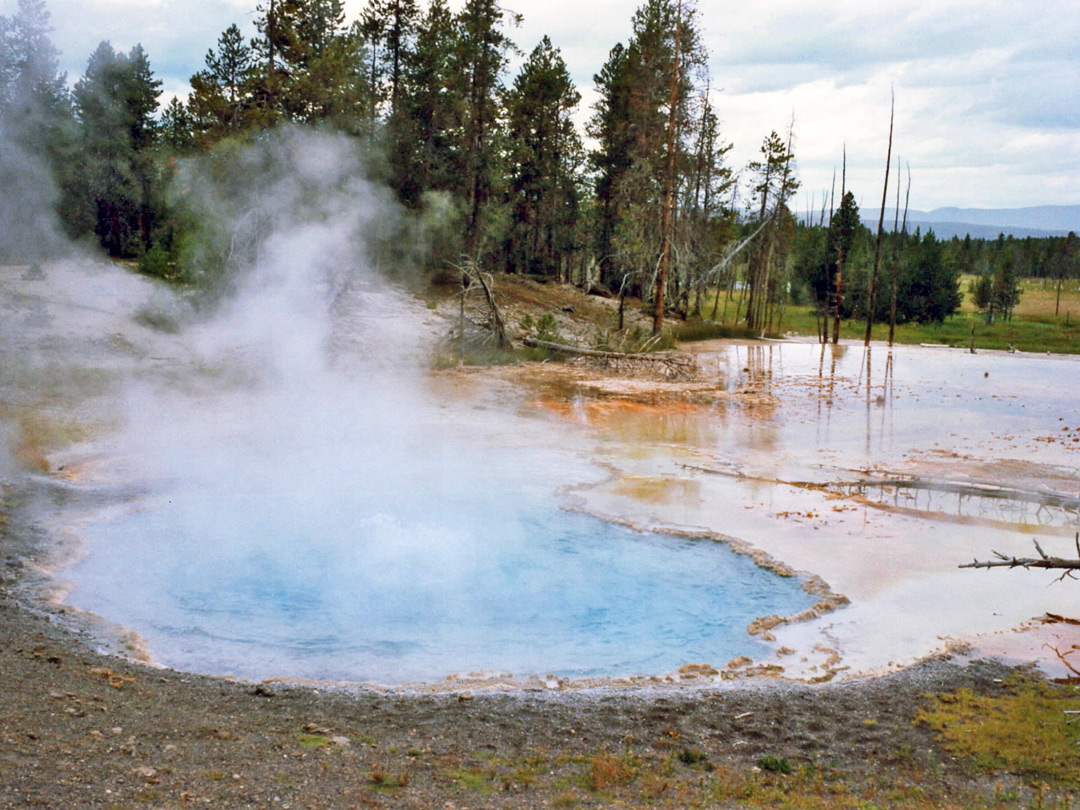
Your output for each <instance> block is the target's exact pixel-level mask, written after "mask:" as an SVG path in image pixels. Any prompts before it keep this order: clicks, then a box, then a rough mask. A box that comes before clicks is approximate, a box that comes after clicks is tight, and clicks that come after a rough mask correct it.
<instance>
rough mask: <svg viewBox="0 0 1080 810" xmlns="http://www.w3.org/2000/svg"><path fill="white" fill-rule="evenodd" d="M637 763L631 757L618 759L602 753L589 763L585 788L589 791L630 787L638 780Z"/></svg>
mask: <svg viewBox="0 0 1080 810" xmlns="http://www.w3.org/2000/svg"><path fill="white" fill-rule="evenodd" d="M637 775H638V765H637V762H636V761H635V760H634V759H633V758H632V757H629V756H624V757H616V756H613V755H611V754H608V753H606V752H603V751H601V752H600V753H599V754H597V755H596V756H594V757H593V758H592V760H591V761H590V762H589V771H588V773H587V774H586V775H585V780H584V781H585V787H586V788H587V789H588V790H594V791H597V790H610V789H611V788H614V787H619V786H622V785H628V784H630V783H631V782H633V781H634V779H635V778H637Z"/></svg>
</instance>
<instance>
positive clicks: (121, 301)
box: [0, 265, 1080, 684]
mask: <svg viewBox="0 0 1080 810" xmlns="http://www.w3.org/2000/svg"><path fill="white" fill-rule="evenodd" d="M268 289H271V290H272V289H274V288H273V287H272V285H271V286H270V287H268ZM296 297H297V296H296V295H294V294H291V293H290V294H286V295H277V297H274V298H271V299H267V298H266V297H263V298H262V299H259V298H258V297H257V296H256V301H255V305H254V306H251V307H247V308H244V309H242V310H241V311H240V312H239V313H231V314H230V315H229V317H227V318H225V320H224V322H214V323H201V322H194V323H192V324H191V325H190V326H185V327H184V328H182V329H181V330H180V331H179V332H176V333H173V332H163V331H161V330H160V329H156V328H154V325H153V322H152V320H153V319H148V318H147V317H145V315H146V313H147V312H148V311H151V312H156V311H159V310H163V311H165V313H166V314H169V313H170V312H172V310H171V309H170V308H171V307H173V306H174V304H173V303H171V302H169V301H167V300H166V299H167V293H166V292H163V291H162V290H161V289H159V288H155V287H153V286H151V285H148V284H147V283H146V282H145V281H144V280H142V279H138V278H137V277H134V276H131V275H129V274H125V273H124V272H123V271H120V270H118V269H116V268H107V267H100V266H97V267H93V268H88V267H85V266H79V265H55V266H54V265H50V266H47V267H45V268H44V277H43V278H39V277H37V276H34V275H31V274H29V273H27V272H26V270H25V268H10V269H7V268H3V269H0V302H2V303H3V305H4V307H5V309H6V310H7V311H10V312H11V313H12V318H10V319H6V320H5V321H4V323H3V324H0V336H2V337H3V341H0V349H2V351H3V360H4V366H3V376H2V377H0V383H2V384H3V393H4V396H5V398H6V400H7V401H9V402H10V403H12V404H13V407H17V408H19V409H22V410H23V412H25V413H30V414H36V415H37V417H36V418H40V420H41V424H42V425H43V426H44V427H43V428H42V429H43V430H44V429H45V428H47V427H48V426H49V425H50V424H54V423H55V424H56V425H59V428H56V429H58V430H59V429H63V430H64V431H69V432H70V433H71V434H72V435H76V436H78V435H81V434H83V433H85V434H87V438H86V439H85V440H82V441H76V442H75V443H74V444H71V445H70V446H69V447H68V448H67V449H63V450H57V451H53V452H52V455H51V457H50V461H51V462H52V463H53V465H54V471H55V472H56V473H57V474H58V475H61V476H63V477H65V478H68V479H69V482H65V483H64V486H66V487H68V488H69V490H70V491H68V490H65V492H66V493H67V494H65V495H64V498H63V499H59V500H57V501H56V505H55V508H53V510H52V512H51V513H50V515H49V517H48V525H49V526H50V527H51V528H59V529H60V530H62V531H63V532H64V534H65V536H67V537H69V538H70V537H72V536H76V537H77V538H78V539H79V541H80V543H81V546H80V549H81V555H80V557H79V559H78V561H77V562H76V563H75V564H74V565H72V566H70V567H68V568H66V569H65V570H62V571H60V572H58V577H60V578H61V579H63V580H66V581H68V582H70V584H71V586H72V590H71V591H70V592H69V593H67V595H66V601H67V602H68V603H69V604H70V605H72V606H74V607H76V608H79V609H83V610H86V611H90V612H92V613H96V614H98V615H100V616H101V617H103V618H104V619H106V620H108V621H109V622H112V623H115V624H116V625H118V626H121V627H123V628H126V629H128V630H131V631H134V632H135V633H137V634H139V635H140V636H142V638H143V639H144V640H145V641H146V644H147V648H148V652H149V654H150V656H151V657H152V658H153V659H154V660H156V661H158V662H160V663H163V664H166V665H169V666H173V667H177V668H180V669H186V670H192V671H200V672H208V673H217V674H231V675H236V676H241V677H247V678H255V679H257V678H267V677H275V676H285V677H288V676H292V677H298V678H314V679H329V680H345V681H374V682H379V683H385V684H401V683H406V682H415V681H425V682H433V681H439V680H441V679H443V678H445V677H446V676H447V675H450V674H454V673H458V674H463V675H465V674H468V673H470V672H473V671H490V670H498V671H503V672H508V673H511V674H514V675H518V676H528V675H533V674H538V675H546V674H548V673H551V674H555V675H559V676H570V677H574V676H576V677H585V676H599V675H608V676H622V675H631V674H658V673H665V672H671V671H672V670H675V669H677V668H678V667H679V666H682V665H684V664H697V663H708V664H711V665H713V666H715V667H717V668H722V667H724V665H725V664H726V662H728V661H729V660H730V659H733V658H737V657H739V656H749V657H752V658H755V659H757V660H759V661H765V662H770V663H774V664H776V665H777V666H782V667H784V671H785V674H789V675H792V676H794V677H802V676H806V677H819V676H820V675H821V674H822V671H823V670H822V669H821V667H822V666H824V663H823V662H824V661H826V660H829V661H834V660H835V659H836V658H837V657H839V660H840V665H841V666H844V667H848V669H847V670H845V671H846V672H847V673H848V674H850V675H855V674H859V673H865V672H874V671H880V670H882V669H883V668H889V667H890V666H892V665H894V664H895V665H899V664H902V663H906V662H910V661H912V660H914V659H916V658H918V657H919V656H922V655H926V654H928V653H932V652H935V651H939V650H941V649H942V648H943V647H944V645H946V644H947V643H949V641H950V640H953V639H960V640H962V639H965V638H970V637H973V636H977V635H979V634H981V633H987V632H1010V631H1011V628H1014V627H1015V626H1017V625H1018V624H1021V623H1023V622H1026V621H1029V620H1031V619H1032V618H1035V617H1038V616H1040V615H1042V614H1043V613H1044V612H1047V611H1052V612H1056V613H1060V614H1062V615H1074V616H1075V613H1076V605H1077V601H1076V597H1075V586H1072V585H1071V583H1061V584H1057V585H1055V584H1053V576H1052V575H1048V574H1046V573H1045V572H1022V571H1021V572H990V573H987V572H971V571H961V570H959V569H958V568H957V566H958V565H959V564H960V563H962V562H967V561H969V560H971V559H973V558H974V557H980V558H986V557H989V556H990V555H991V552H992V551H994V550H997V551H1002V552H1004V553H1007V554H1018V555H1024V556H1027V555H1030V554H1031V553H1032V552H1033V546H1032V542H1031V541H1032V538H1033V537H1036V538H1039V539H1040V542H1041V543H1042V545H1043V547H1044V548H1046V549H1047V551H1048V552H1049V553H1057V554H1062V555H1068V554H1070V553H1072V551H1073V533H1074V531H1075V530H1076V528H1077V508H1076V499H1077V498H1078V497H1080V484H1078V481H1080V474H1078V472H1077V468H1078V462H1080V407H1078V406H1077V404H1076V403H1075V401H1074V398H1073V392H1075V391H1076V390H1077V387H1078V385H1080V362H1077V361H1076V360H1073V359H1070V358H1057V357H1055V358H1051V357H1033V356H1030V355H1019V354H1017V355H1009V354H1000V353H978V354H975V355H971V354H969V353H967V352H963V351H958V350H944V349H940V348H923V347H898V348H896V349H894V350H892V351H891V352H890V351H887V350H885V348H884V347H880V346H876V347H873V349H872V351H870V352H867V351H865V350H863V349H862V347H861V346H858V347H856V346H840V347H821V346H818V345H812V344H799V343H782V344H781V343H776V344H758V345H753V346H744V345H728V346H723V347H715V348H710V349H708V350H707V351H703V353H702V354H701V356H700V362H701V366H702V370H703V373H704V376H705V379H706V382H707V383H709V384H710V385H712V386H713V388H714V389H715V392H714V394H715V395H709V396H704V395H703V396H702V397H698V398H697V399H695V398H694V397H691V398H690V400H680V402H681V403H682V405H680V406H679V407H666V406H665V405H664V403H663V402H661V403H659V404H658V405H656V407H651V408H642V407H638V405H640V400H634V399H633V398H631V397H625V398H621V395H620V394H618V392H615V393H611V392H608V393H606V394H604V395H603V396H600V397H596V396H595V395H594V394H583V395H582V396H581V397H580V398H578V397H577V395H576V394H575V393H574V391H573V390H569V389H567V388H565V387H563V388H562V389H560V390H559V391H558V392H556V395H557V396H559V397H563V398H564V404H568V407H564V408H561V409H557V408H548V407H538V406H537V404H538V402H542V401H543V400H545V399H546V398H550V397H551V396H552V392H551V391H548V390H545V389H544V387H543V385H541V384H540V383H539V381H538V382H537V387H532V386H530V385H529V384H528V380H525V381H524V383H523V382H522V380H520V379H519V380H517V381H516V382H515V383H514V384H513V385H506V384H505V383H502V382H500V381H499V380H498V378H497V376H493V375H483V374H480V375H475V379H473V377H474V375H472V374H470V373H468V372H463V373H460V374H458V373H453V374H450V375H443V376H442V378H441V379H440V380H439V381H437V382H432V380H431V379H430V378H428V377H427V376H426V375H425V374H423V373H421V372H419V371H417V372H415V373H414V372H412V371H408V369H417V368H419V366H418V365H417V362H416V361H417V359H418V358H421V357H423V356H424V350H425V347H423V346H422V341H421V340H419V339H418V337H417V335H416V332H431V331H433V330H436V329H439V328H443V327H444V326H445V324H444V323H443V322H439V321H433V322H430V323H426V324H425V323H423V319H424V318H426V317H429V315H428V314H427V313H426V312H425V311H424V310H423V307H417V306H416V305H415V303H410V301H408V300H406V299H405V298H404V297H403V296H400V295H398V294H397V293H394V292H393V291H390V290H388V289H386V288H385V287H383V286H381V285H377V284H368V285H365V284H363V283H357V284H354V285H353V286H352V287H350V288H349V290H348V291H347V292H346V293H343V294H338V295H337V297H336V299H335V308H334V313H333V317H332V318H330V319H327V318H326V312H325V307H321V305H320V302H318V301H315V302H307V303H308V304H309V306H307V307H306V308H305V312H304V313H302V315H301V316H294V315H290V314H289V313H290V312H293V311H294V310H295V306H294V304H295V300H293V299H295V298H296ZM163 302H164V303H163ZM302 303H303V302H302ZM410 307H411V308H410ZM417 309H419V312H417ZM267 310H270V311H272V312H274V313H275V319H272V320H270V321H267V320H266V319H265V318H262V317H259V313H261V312H266V311H267ZM283 324H284V325H286V326H287V327H288V328H287V329H286V328H284V327H283ZM391 347H392V350H391ZM448 380H449V382H448ZM594 393H595V392H594ZM687 402H690V403H691V404H690V405H689V406H686V407H684V406H685V405H686V403H687ZM590 403H594V404H599V405H600V406H602V407H596V408H593V409H590ZM50 420H51V421H50ZM81 425H87V426H88V428H86V429H84V428H82V427H80V426H81ZM12 474H13V473H12ZM904 476H906V477H907V483H904V482H903V481H901V483H900V484H898V483H897V481H898V480H899V479H900V478H901V477H904ZM927 482H929V485H926V484H927ZM132 485H135V486H134V487H133V486H132ZM566 487H572V488H573V492H572V493H571V495H567V494H566V493H565V491H564V488H566ZM979 487H983V488H984V489H983V490H980V489H979ZM995 487H996V488H998V489H1001V490H1011V491H1013V494H1012V495H1008V496H1007V497H1004V498H1002V497H997V496H995V495H991V494H989V493H990V492H991V491H992V490H993V489H994V488H995ZM80 491H81V492H82V493H83V497H81V498H72V497H71V493H76V492H80ZM1017 492H1019V493H1021V495H1022V496H1023V497H1019V496H1016V493H1017ZM109 493H113V494H109ZM1044 496H1045V497H1044ZM582 501H583V502H584V504H583V505H584V506H585V507H586V508H587V509H588V510H589V511H590V512H591V513H595V514H603V515H608V516H611V517H612V518H616V519H617V521H627V522H629V523H632V524H634V525H638V526H647V527H659V528H662V529H686V530H689V531H690V532H697V533H699V534H705V533H708V532H711V533H713V534H714V535H717V536H719V535H728V536H731V537H735V538H737V539H738V540H740V541H742V543H744V544H746V546H748V547H750V548H752V549H755V550H760V551H762V552H764V553H766V554H768V555H770V556H771V557H772V558H773V559H775V560H777V561H780V562H782V563H784V564H786V565H788V566H790V567H791V568H792V569H794V570H796V571H800V572H806V573H807V574H813V575H818V576H820V577H821V578H823V580H824V581H825V582H826V583H827V584H828V585H829V586H830V587H831V588H832V590H833V591H834V592H836V593H840V594H843V595H845V596H847V597H849V598H850V600H851V604H850V605H849V606H847V607H844V608H842V609H840V610H838V611H835V612H834V613H831V614H828V615H826V616H822V617H820V618H818V619H814V620H812V621H807V622H802V623H799V624H793V625H787V626H782V627H779V628H777V629H776V630H775V633H776V636H777V639H776V641H775V642H769V641H767V640H765V639H763V638H761V637H758V636H752V635H750V634H749V633H748V631H747V625H748V624H749V623H750V622H751V621H753V620H754V619H756V618H758V617H761V616H765V615H771V614H776V615H781V616H789V615H793V614H796V613H799V612H800V611H803V610H805V608H807V607H808V606H809V605H810V604H812V603H813V602H814V597H812V596H811V595H809V594H807V593H806V592H805V591H804V589H803V580H802V579H801V578H800V577H792V578H783V577H780V576H777V575H776V574H775V573H773V572H771V571H770V570H768V569H766V568H763V567H760V566H758V565H756V564H755V563H754V561H753V560H752V559H751V558H750V557H748V556H746V555H742V554H737V553H735V552H733V551H732V549H731V548H729V547H728V546H727V545H726V544H724V543H722V542H717V541H714V540H710V539H689V538H687V537H683V536H680V535H679V534H677V533H673V532H669V531H655V532H636V531H633V530H630V529H628V528H624V527H623V526H621V525H618V522H617V521H616V522H606V521H603V520H599V519H597V518H594V517H589V516H587V515H585V514H579V513H576V512H573V511H567V510H566V508H565V507H567V506H568V505H571V506H573V505H576V504H578V503H580V502H582ZM1076 641H1077V642H1080V639H1076ZM1063 643H1064V642H1063ZM792 650H794V651H795V652H791V651H792ZM781 653H783V654H781ZM815 667H817V669H815Z"/></svg>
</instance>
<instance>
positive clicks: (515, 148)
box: [505, 37, 581, 276]
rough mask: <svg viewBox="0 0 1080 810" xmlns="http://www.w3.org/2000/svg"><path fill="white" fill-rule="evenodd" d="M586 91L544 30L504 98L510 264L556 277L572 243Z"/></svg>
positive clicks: (507, 244)
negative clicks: (579, 110) (580, 108)
mask: <svg viewBox="0 0 1080 810" xmlns="http://www.w3.org/2000/svg"><path fill="white" fill-rule="evenodd" d="M580 100H581V94H580V93H579V92H578V91H577V88H575V87H574V83H573V81H572V80H571V78H570V73H569V71H568V70H567V68H566V63H565V62H564V61H563V58H562V55H561V54H560V53H559V51H558V49H556V48H554V47H553V46H552V44H551V40H550V39H548V38H547V37H544V38H543V40H542V41H541V43H540V44H539V45H537V46H536V48H535V49H534V50H533V52H532V53H531V54H530V55H529V58H528V60H527V61H526V62H525V64H524V65H523V66H522V69H521V72H520V73H519V74H518V76H517V78H516V79H515V81H514V85H513V87H512V88H511V89H510V90H509V92H508V93H507V97H506V112H507V124H508V140H509V147H510V150H509V151H510V158H511V166H512V169H511V170H512V173H513V179H512V182H511V191H510V193H511V212H512V220H511V225H510V232H509V234H508V238H507V242H506V251H505V252H506V257H507V266H508V269H510V270H511V271H518V272H529V273H536V274H540V275H546V276H556V275H558V274H559V271H560V258H561V257H565V256H566V255H567V254H568V253H569V252H570V251H572V249H573V247H574V229H575V224H576V220H577V207H578V200H577V184H576V178H575V171H576V167H577V164H578V162H579V160H580V153H581V142H580V140H579V138H578V136H577V132H576V131H575V129H574V123H573V120H572V115H573V113H574V110H575V108H576V107H577V105H578V102H579V101H580Z"/></svg>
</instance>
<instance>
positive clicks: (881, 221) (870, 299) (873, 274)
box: [863, 94, 896, 346]
mask: <svg viewBox="0 0 1080 810" xmlns="http://www.w3.org/2000/svg"><path fill="white" fill-rule="evenodd" d="M895 112H896V96H895V94H892V101H891V103H890V105H889V149H888V151H887V153H886V155H885V186H884V188H883V189H882V190H881V211H879V212H878V224H877V240H876V241H875V243H874V266H873V267H872V268H871V270H870V286H869V292H868V294H867V296H866V298H867V302H866V306H867V309H866V335H865V337H864V338H863V345H864V346H869V345H870V332H871V330H872V329H873V326H874V309H875V308H876V305H877V300H876V299H877V274H878V265H879V264H880V263H881V234H882V231H884V229H885V203H886V201H887V200H888V197H889V169H891V168H892V136H893V116H894V114H895Z"/></svg>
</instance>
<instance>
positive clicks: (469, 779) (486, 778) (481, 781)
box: [446, 768, 497, 796]
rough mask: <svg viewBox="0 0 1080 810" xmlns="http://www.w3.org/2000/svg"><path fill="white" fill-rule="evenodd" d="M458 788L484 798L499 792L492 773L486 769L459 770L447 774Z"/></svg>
mask: <svg viewBox="0 0 1080 810" xmlns="http://www.w3.org/2000/svg"><path fill="white" fill-rule="evenodd" d="M446 775H447V776H448V777H450V780H451V781H452V782H454V784H456V785H457V786H458V787H460V788H464V789H465V790H471V791H472V792H474V793H479V794H480V795H482V796H490V795H491V794H493V793H496V792H497V789H496V787H495V783H494V781H493V779H492V773H491V772H490V771H489V770H486V769H484V768H459V769H457V770H453V771H450V772H448V773H447V774H446Z"/></svg>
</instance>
